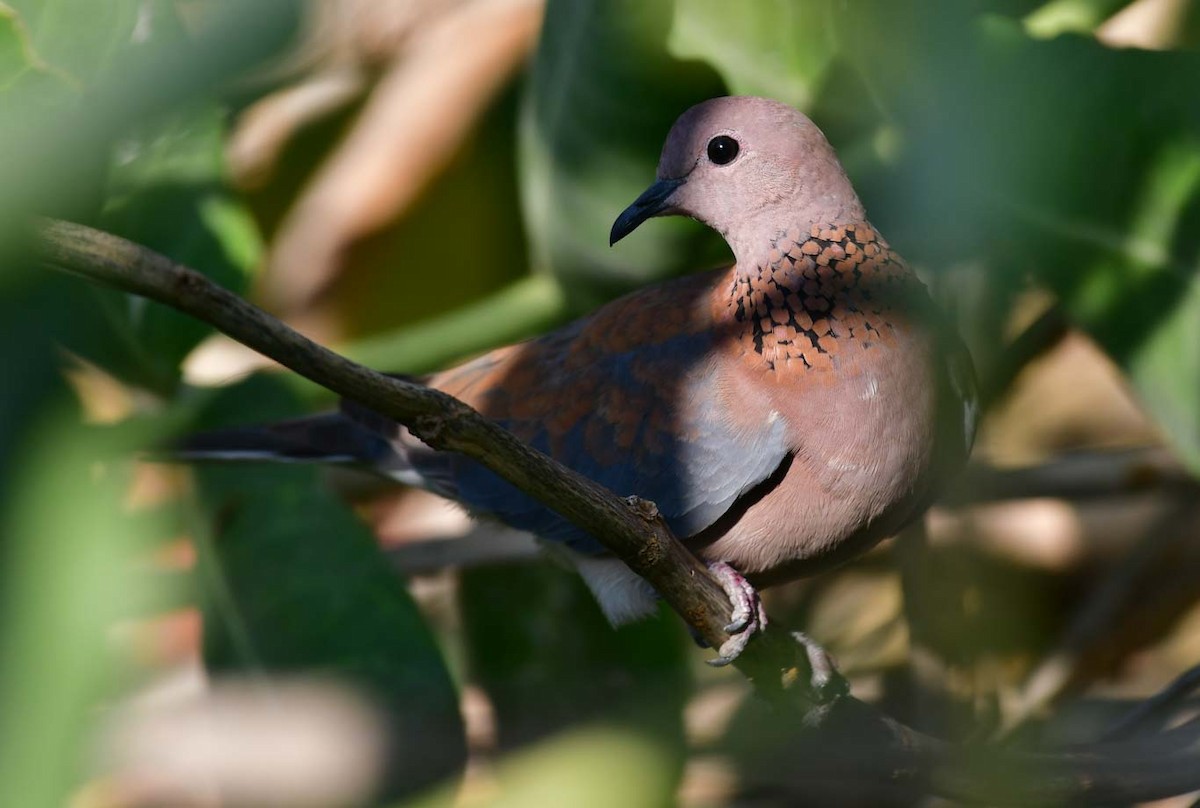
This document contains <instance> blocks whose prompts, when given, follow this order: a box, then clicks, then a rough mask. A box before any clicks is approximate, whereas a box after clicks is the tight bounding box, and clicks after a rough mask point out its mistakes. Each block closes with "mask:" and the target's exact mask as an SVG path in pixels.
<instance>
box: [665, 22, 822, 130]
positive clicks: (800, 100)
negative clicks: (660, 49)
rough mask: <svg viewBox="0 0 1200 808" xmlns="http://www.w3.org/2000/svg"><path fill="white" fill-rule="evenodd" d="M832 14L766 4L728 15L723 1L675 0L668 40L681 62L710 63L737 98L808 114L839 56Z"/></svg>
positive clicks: (671, 50)
mask: <svg viewBox="0 0 1200 808" xmlns="http://www.w3.org/2000/svg"><path fill="white" fill-rule="evenodd" d="M829 13H831V12H830V9H829V8H828V6H825V5H822V4H819V3H811V2H809V3H795V2H791V1H790V0H762V1H761V2H756V3H747V4H745V5H743V6H742V7H740V8H738V10H737V12H736V13H730V7H729V4H728V3H726V2H721V0H676V2H675V19H674V23H673V25H672V27H671V35H670V38H669V40H668V48H669V49H670V52H671V53H672V54H673V55H674V56H676V57H678V58H680V59H703V60H705V61H707V62H708V63H709V64H711V65H712V66H713V67H714V68H715V69H716V70H717V72H718V73H720V74H721V78H723V79H724V80H725V84H726V86H727V87H728V88H729V91H730V92H731V93H733V94H735V95H762V96H767V97H770V98H774V99H776V100H779V101H784V102H786V103H788V104H791V105H793V106H795V107H799V108H800V109H808V108H809V107H810V106H811V104H812V101H813V99H814V97H815V96H816V94H817V91H818V90H819V89H820V85H821V81H822V79H823V78H824V76H825V71H826V70H827V69H828V67H829V64H830V62H831V61H832V59H833V57H834V55H835V53H836V52H837V42H836V41H835V40H834V38H833V37H832V36H831V35H830V34H831V29H830V27H829V24H828V22H829V19H828V15H829Z"/></svg>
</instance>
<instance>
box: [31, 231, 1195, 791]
mask: <svg viewBox="0 0 1200 808" xmlns="http://www.w3.org/2000/svg"><path fill="white" fill-rule="evenodd" d="M40 236H41V238H40V240H39V245H38V248H39V257H40V259H41V261H42V262H43V263H45V264H47V265H48V266H51V267H53V268H56V269H61V270H64V271H68V272H72V273H75V274H78V275H82V276H84V277H86V278H88V279H90V280H93V281H98V282H101V283H104V284H107V285H109V286H113V287H116V288H118V289H122V290H124V291H127V292H131V293H133V294H137V295H141V296H144V297H148V298H151V299H153V300H157V301H159V302H161V303H165V304H167V305H169V306H172V307H174V308H176V309H179V310H180V311H183V312H185V313H187V314H190V315H192V316H194V317H197V318H198V319H201V320H203V321H205V322H207V323H209V324H210V325H212V326H214V327H215V328H217V329H218V330H220V331H222V332H224V333H225V334H227V335H229V336H230V337H233V338H234V339H236V340H237V341H239V342H242V343H243V344H245V345H247V346H249V347H251V348H254V349H255V350H257V351H260V352H261V353H263V354H264V355H266V356H269V357H271V358H272V359H274V360H276V361H278V362H279V363H280V364H282V365H284V366H286V367H288V368H291V369H292V370H294V371H296V372H297V373H299V374H301V375H303V376H305V377H306V378H308V379H311V380H312V381H315V382H317V383H318V384H321V385H322V386H324V387H327V388H329V389H330V390H333V391H335V392H337V393H339V394H341V395H343V396H346V397H348V398H351V399H353V400H355V401H357V402H359V403H361V404H364V405H366V406H369V407H371V408H373V409H375V410H378V411H379V412H381V413H383V414H385V415H387V416H389V417H391V418H394V419H396V420H397V421H399V422H401V423H403V424H405V425H406V426H407V427H408V428H409V429H410V430H412V432H413V434H415V435H416V436H417V437H419V438H420V439H421V440H423V441H425V442H426V443H428V444H429V445H430V446H433V447H434V448H437V449H441V450H446V451H454V452H459V453H462V454H465V455H467V456H469V457H471V458H474V459H475V460H477V461H479V462H480V463H482V464H483V465H484V466H486V467H487V468H489V469H491V470H492V471H494V472H495V473H497V474H499V475H500V476H501V477H503V478H504V479H506V480H508V481H509V482H511V483H512V484H513V485H516V486H517V487H518V488H520V489H521V490H523V491H525V492H527V493H528V494H529V495H530V496H533V497H534V498H536V499H538V500H539V501H540V502H542V503H544V504H545V505H547V506H549V507H551V508H554V509H555V510H556V511H558V512H559V513H561V514H562V515H563V516H565V517H567V518H568V519H570V520H571V521H572V522H574V523H575V524H577V525H579V526H580V527H582V528H584V529H585V530H587V531H588V532H589V533H590V534H591V535H593V536H595V537H596V538H597V539H598V540H599V541H601V542H602V543H603V544H604V545H605V546H606V547H607V548H608V549H609V550H611V551H612V552H613V553H614V554H615V555H616V556H618V557H619V558H621V560H623V561H624V562H625V563H626V564H628V565H629V567H630V568H631V569H633V570H634V571H635V572H637V573H638V574H639V575H641V576H642V577H644V578H645V579H646V580H647V581H649V582H650V584H651V585H653V586H654V588H655V589H656V590H657V591H658V592H659V594H660V595H661V596H662V597H663V598H664V599H665V600H666V601H667V602H668V603H670V604H671V606H672V607H673V608H674V609H675V611H676V612H678V613H679V614H680V616H681V617H683V619H684V620H686V621H687V622H688V624H689V625H691V626H692V627H693V628H694V629H695V630H696V631H697V632H698V633H699V634H700V636H702V637H703V638H704V639H705V640H706V641H707V642H708V643H709V644H710V645H712V646H713V647H718V646H719V645H720V644H721V643H722V642H723V641H724V640H725V639H726V634H725V632H724V629H723V626H724V625H725V624H726V623H727V621H728V620H729V617H730V605H729V603H728V601H727V599H726V597H725V594H724V592H723V590H722V589H721V587H720V585H719V584H718V583H717V582H716V581H715V580H714V579H713V578H712V577H711V576H710V575H709V573H708V570H707V569H706V568H705V566H704V565H703V564H701V563H700V562H699V561H698V560H697V559H696V557H695V556H693V555H692V554H691V553H690V552H689V551H688V550H687V549H686V548H685V547H684V546H683V545H682V544H681V543H680V542H679V541H678V540H677V539H676V538H675V537H673V536H672V535H671V534H670V532H669V531H668V530H667V528H666V526H665V524H664V523H663V520H662V519H661V518H660V517H659V516H658V514H657V511H656V509H655V508H654V506H653V504H651V503H648V502H646V501H644V500H640V499H637V498H636V497H630V498H628V499H626V500H621V499H620V498H618V497H616V496H614V495H613V494H611V493H610V492H608V491H606V490H604V489H603V488H601V487H600V486H598V485H596V484H595V483H593V482H592V481H590V480H588V479H587V478H585V477H583V476H581V475H579V474H577V473H575V472H573V471H571V470H570V469H568V468H566V467H564V466H562V465H561V464H559V463H557V462H555V461H554V460H552V459H550V458H548V457H546V456H545V455H542V454H540V453H539V452H537V451H535V450H533V449H531V448H529V447H528V446H525V445H524V444H522V443H521V442H520V441H519V440H517V439H516V437H514V436H513V435H512V434H511V433H509V432H507V431H506V430H504V429H502V428H501V427H499V426H498V425H496V424H495V423H493V422H491V421H489V420H487V419H486V418H483V417H482V416H481V415H479V414H478V413H477V412H475V411H474V410H472V409H471V408H470V407H468V406H466V405H465V404H463V403H462V402H460V401H458V400H456V399H454V398H452V397H450V396H447V395H445V394H443V393H441V392H438V391H436V390H430V389H428V388H425V387H421V386H420V385H415V384H411V383H408V382H404V381H401V380H398V379H395V378H391V377H388V376H385V375H383V374H380V373H376V372H374V371H372V370H369V369H367V368H365V367H362V366H361V365H357V364H355V363H353V362H350V361H348V360H347V359H345V358H343V357H341V356H339V355H337V354H335V353H333V352H332V351H330V350H328V349H326V348H323V347H321V346H320V345H317V344H315V343H313V342H312V341H310V340H308V339H306V338H304V337H303V336H301V335H300V334H298V333H296V332H295V331H293V330H291V329H290V328H288V327H287V326H285V325H284V324H283V323H281V322H279V321H278V320H276V319H275V318H273V317H271V316H270V315H268V314H266V313H265V312H263V311H261V310H260V309H258V308H256V307H254V306H252V305H251V304H249V303H247V302H246V301H244V300H242V299H241V298H239V297H238V296H236V295H234V294H232V293H230V292H228V291H227V290H224V289H222V288H220V287H218V286H216V285H215V284H213V283H212V282H211V281H209V280H208V279H207V278H205V277H204V276H203V275H201V274H200V273H197V272H195V271H193V270H191V269H188V268H186V267H183V266H180V265H179V264H176V263H174V262H172V261H170V260H169V259H167V258H164V257H163V256H161V255H158V254H157V253H154V252H152V251H150V250H148V249H146V248H144V247H140V246H138V245H136V244H133V243H131V242H129V241H126V240H124V239H120V238H117V237H116V236H112V235H108V234H105V233H101V232H99V231H96V230H93V229H91V228H88V227H84V226H81V225H77V224H69V223H66V222H58V221H49V222H44V223H42V224H41V226H40ZM735 664H736V665H737V667H738V669H739V670H741V671H742V672H743V673H744V674H745V675H746V676H748V677H749V678H750V679H752V680H753V681H754V683H755V686H756V689H757V691H758V692H759V693H760V694H762V695H763V696H765V697H767V698H769V699H770V700H771V701H772V702H773V703H775V704H776V705H778V706H779V707H780V710H781V713H782V714H783V716H784V717H785V718H786V717H787V716H792V717H794V718H796V720H795V721H794V722H793V723H795V724H797V725H799V724H803V723H806V722H805V720H804V719H805V717H806V716H807V717H809V718H811V717H812V716H813V715H814V714H819V716H820V718H821V719H822V721H821V723H822V731H821V733H820V734H819V739H818V740H816V741H815V743H810V744H809V748H810V749H815V750H816V751H815V752H814V753H812V754H805V753H800V754H799V755H798V756H797V760H796V762H795V766H794V771H795V772H796V773H797V774H798V775H807V776H810V777H820V778H823V779H829V778H831V777H838V776H842V777H848V776H853V777H870V778H872V779H876V780H878V781H879V782H885V783H888V784H892V785H896V786H901V787H907V788H922V789H926V788H927V789H929V790H931V791H933V792H935V793H938V794H942V795H945V796H948V797H956V798H964V799H970V800H981V801H985V802H988V803H991V804H995V803H998V802H1020V803H1024V804H1028V803H1030V802H1056V803H1057V802H1063V801H1086V802H1106V803H1111V802H1121V803H1124V802H1133V801H1145V800H1150V799H1156V798H1160V797H1166V796H1171V795H1175V794H1181V793H1186V792H1188V791H1194V790H1200V721H1193V722H1191V723H1188V724H1185V725H1183V726H1182V727H1178V728H1176V729H1173V730H1170V731H1167V732H1163V733H1159V734H1157V735H1154V736H1150V737H1143V738H1138V739H1136V741H1130V742H1123V743H1110V744H1096V745H1093V746H1089V747H1086V748H1079V747H1076V748H1073V749H1072V750H1071V751H1067V752H1050V753H1021V752H1013V751H1011V750H1006V749H1002V748H999V747H994V746H980V747H970V748H968V747H959V746H954V745H951V744H948V743H946V742H943V741H939V740H937V739H934V738H930V737H929V736H926V735H923V734H921V733H919V732H917V731H915V730H913V729H911V728H909V727H906V726H904V725H903V724H900V723H899V722H896V721H894V720H892V719H890V718H888V717H886V716H884V715H882V714H880V713H879V712H878V711H877V710H875V709H874V708H873V707H871V706H869V705H867V704H864V703H863V702H860V701H857V700H855V699H852V698H845V699H841V700H840V701H838V702H837V703H836V704H835V705H833V706H832V707H829V708H827V709H825V710H822V711H812V710H810V708H811V707H812V706H813V705H812V703H811V696H810V694H809V693H808V691H807V689H806V687H804V685H805V684H806V683H807V682H808V680H809V670H808V665H807V662H806V661H805V660H804V658H803V654H802V653H799V650H798V648H797V646H796V644H795V643H794V642H793V641H792V638H791V637H790V635H789V634H788V633H787V632H786V631H785V630H783V629H782V628H780V627H778V625H777V624H776V625H774V626H771V627H769V628H768V629H767V631H766V632H765V633H764V634H763V635H762V636H760V637H757V638H756V639H755V640H754V641H753V642H751V643H750V645H749V647H748V648H747V650H746V652H745V653H744V654H743V655H742V656H741V657H740V658H739V659H738V660H737V662H736V663H735Z"/></svg>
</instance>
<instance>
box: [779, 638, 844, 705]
mask: <svg viewBox="0 0 1200 808" xmlns="http://www.w3.org/2000/svg"><path fill="white" fill-rule="evenodd" d="M792 639H793V640H795V641H796V642H797V644H799V645H800V647H801V648H803V649H804V654H805V656H807V657H808V667H809V668H810V669H811V670H812V678H810V679H809V681H808V684H809V689H810V690H811V692H812V694H813V700H814V701H816V702H817V704H820V705H826V704H832V703H833V702H835V701H837V700H838V699H840V698H843V697H844V696H848V695H850V683H849V682H847V681H846V677H844V676H842V674H841V672H840V671H839V670H838V669H837V665H835V664H834V662H833V657H831V656H830V655H829V652H828V651H826V650H825V648H824V647H823V646H821V645H820V644H818V643H817V641H816V640H814V639H813V638H812V637H809V636H808V635H807V634H805V633H804V632H803V631H793V632H792Z"/></svg>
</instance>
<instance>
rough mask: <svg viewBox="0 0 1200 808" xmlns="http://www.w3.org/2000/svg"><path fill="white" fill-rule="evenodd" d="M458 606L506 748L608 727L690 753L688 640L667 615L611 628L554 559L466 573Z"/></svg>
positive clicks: (474, 669) (476, 675) (476, 677)
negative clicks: (685, 715) (579, 728)
mask: <svg viewBox="0 0 1200 808" xmlns="http://www.w3.org/2000/svg"><path fill="white" fill-rule="evenodd" d="M460 602H461V604H462V606H461V608H462V616H463V627H464V630H465V643H466V647H467V654H468V660H469V664H470V670H471V679H472V680H473V681H475V682H477V683H478V684H479V685H480V686H481V687H482V688H483V689H484V690H485V691H487V693H488V696H489V698H490V700H491V702H492V706H493V709H494V711H495V714H496V723H497V727H498V730H499V742H500V745H501V747H503V748H513V747H516V746H519V745H521V744H524V743H526V742H528V741H530V740H532V739H535V738H539V737H542V736H544V735H547V734H549V733H552V732H555V731H557V730H560V729H563V728H565V727H568V726H572V725H577V724H578V723H579V722H582V721H590V720H603V721H605V722H608V723H621V724H623V725H626V726H630V727H632V728H635V729H637V730H638V731H639V732H641V733H644V734H646V735H647V736H651V737H654V738H655V739H657V741H658V743H660V744H663V745H664V748H670V747H674V748H675V749H676V750H677V751H678V752H679V754H680V756H682V748H683V736H682V718H681V716H682V710H683V706H684V702H685V700H686V699H687V697H688V693H689V689H690V688H689V686H688V685H689V681H688V679H689V677H688V674H687V670H686V661H687V655H686V652H685V644H686V642H687V641H686V639H685V636H684V631H683V626H682V625H681V623H680V621H679V619H678V618H677V617H676V616H675V615H674V614H672V613H670V612H669V610H666V609H664V610H663V614H661V615H660V616H659V617H657V618H656V619H650V620H644V621H641V622H638V623H634V624H632V625H629V626H624V627H622V628H620V629H613V628H612V626H610V625H609V623H608V621H607V620H606V619H605V618H604V616H603V615H602V614H601V612H600V608H599V606H598V605H597V604H596V600H595V598H594V597H593V596H592V594H591V593H590V592H589V591H588V590H587V587H586V586H584V584H583V581H582V580H581V579H580V577H579V575H578V574H576V573H575V572H574V570H569V569H565V568H564V566H562V565H554V564H552V563H547V562H541V563H531V564H520V565H504V566H493V567H483V568H478V569H472V570H468V571H464V572H463V573H462V579H461V585H460ZM678 762H681V758H680V760H677V763H678Z"/></svg>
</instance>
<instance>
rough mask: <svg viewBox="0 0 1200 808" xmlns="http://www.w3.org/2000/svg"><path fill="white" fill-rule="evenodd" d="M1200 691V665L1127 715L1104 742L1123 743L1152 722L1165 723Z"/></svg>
mask: <svg viewBox="0 0 1200 808" xmlns="http://www.w3.org/2000/svg"><path fill="white" fill-rule="evenodd" d="M1197 690H1200V665H1196V666H1194V667H1191V668H1188V669H1187V670H1186V671H1184V672H1183V673H1181V674H1180V675H1179V676H1178V677H1176V679H1175V680H1174V681H1173V682H1171V684H1169V685H1167V686H1166V687H1165V688H1163V689H1162V690H1160V691H1159V692H1158V693H1156V694H1154V695H1153V696H1151V697H1150V698H1148V699H1146V700H1145V701H1143V702H1142V703H1141V704H1139V705H1137V706H1136V707H1134V708H1133V709H1132V710H1130V711H1129V712H1128V713H1126V714H1125V715H1124V716H1123V717H1122V718H1121V719H1120V720H1119V721H1117V722H1116V723H1115V724H1113V725H1112V726H1111V727H1109V729H1108V731H1107V732H1105V733H1104V737H1103V738H1102V740H1104V741H1123V740H1125V739H1126V738H1130V737H1132V736H1133V735H1134V734H1136V733H1137V731H1138V729H1139V728H1141V727H1144V726H1145V725H1147V724H1149V723H1150V722H1152V721H1165V720H1166V719H1167V717H1168V716H1169V715H1170V714H1171V711H1172V710H1174V709H1175V708H1176V707H1177V706H1179V704H1180V702H1183V701H1185V700H1186V699H1188V698H1189V697H1191V695H1192V694H1193V693H1195V692H1196V691H1197Z"/></svg>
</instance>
